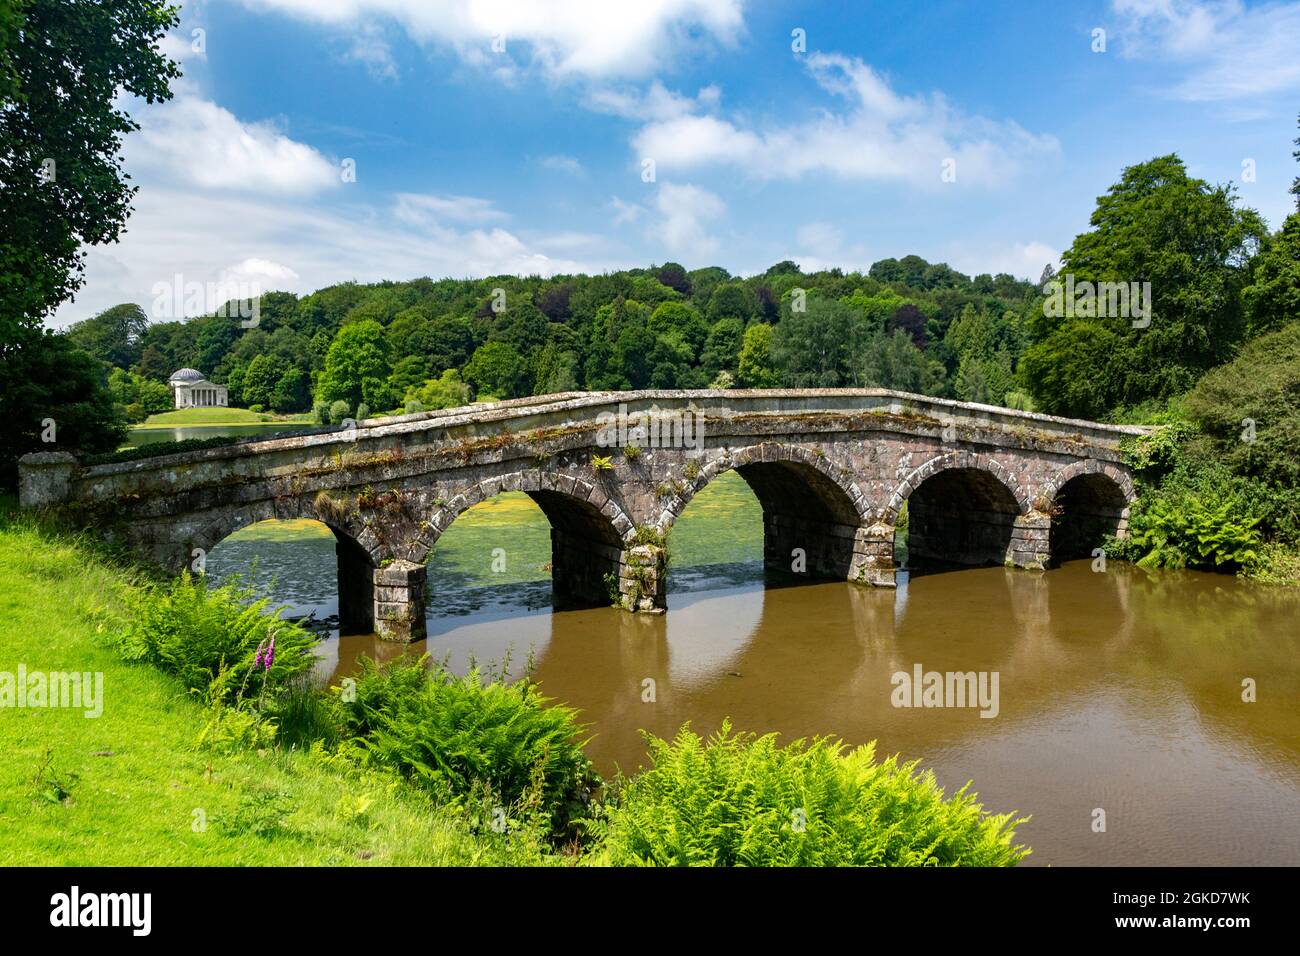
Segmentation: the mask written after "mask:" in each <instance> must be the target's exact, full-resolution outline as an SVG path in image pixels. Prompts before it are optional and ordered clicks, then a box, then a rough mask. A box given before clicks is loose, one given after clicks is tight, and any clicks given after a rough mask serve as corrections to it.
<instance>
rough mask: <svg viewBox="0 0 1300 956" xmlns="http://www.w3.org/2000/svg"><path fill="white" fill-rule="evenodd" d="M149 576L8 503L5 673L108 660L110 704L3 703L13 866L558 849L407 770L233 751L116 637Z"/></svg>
mask: <svg viewBox="0 0 1300 956" xmlns="http://www.w3.org/2000/svg"><path fill="white" fill-rule="evenodd" d="M139 580H140V578H139V572H137V571H134V570H132V569H130V568H129V567H127V566H124V565H120V564H116V563H114V562H112V561H110V560H106V559H105V558H103V557H102V556H100V555H98V554H95V553H94V552H93V550H92V549H90V548H88V547H85V546H83V545H81V544H79V543H77V542H76V541H75V540H70V539H67V538H64V537H59V536H55V535H52V534H50V533H49V532H47V531H43V530H41V529H39V528H37V527H36V526H35V525H33V524H32V523H30V522H27V521H25V520H22V519H18V520H15V519H14V518H13V517H12V515H11V514H9V513H8V509H6V513H5V514H3V515H0V671H9V672H11V673H13V672H16V671H17V669H18V666H19V665H20V664H22V665H25V667H26V669H27V671H28V673H31V672H34V671H78V672H85V671H89V672H92V673H93V672H102V673H103V675H104V692H103V694H104V701H103V713H102V715H101V716H99V717H97V718H88V717H86V716H84V714H83V712H82V711H81V710H72V709H59V708H40V709H37V708H26V709H15V708H4V709H0V752H3V753H4V754H5V759H4V761H3V769H0V859H4V860H5V861H6V862H7V863H9V864H13V865H36V864H40V865H62V864H71V865H96V866H100V865H184V864H195V865H235V864H241V865H264V864H295V865H296V864H327V865H335V866H339V865H358V864H360V865H369V864H373V865H385V864H387V865H423V864H434V865H437V864H444V865H446V864H452V865H455V864H485V865H491V864H519V863H528V864H539V863H546V862H548V860H549V861H552V862H554V861H557V860H558V858H557V857H553V856H550V855H549V854H547V853H546V852H545V851H543V850H542V849H541V848H540V847H538V846H537V845H535V844H530V843H529V842H528V841H526V840H521V839H519V838H518V837H512V838H509V839H507V838H506V837H496V836H491V835H485V836H483V837H478V836H474V835H472V834H471V833H470V832H469V831H470V828H469V825H468V822H467V820H466V819H465V818H464V817H463V816H462V815H461V814H459V813H458V812H456V811H453V810H451V809H448V808H446V807H435V806H434V805H433V804H432V803H431V802H430V801H429V800H428V799H427V798H425V797H424V796H422V794H421V793H420V792H419V791H417V790H414V789H413V788H410V787H407V786H405V785H403V784H402V783H400V782H399V781H398V780H397V779H396V778H395V777H385V776H382V775H378V774H359V773H357V772H355V771H348V770H345V769H341V768H337V767H334V766H331V765H330V764H329V763H328V762H326V761H322V760H321V759H319V758H318V757H313V756H312V755H311V754H310V753H307V752H303V751H301V750H286V749H281V748H276V749H271V750H264V751H246V752H241V753H234V754H218V753H208V752H201V751H199V750H198V749H197V748H196V746H195V744H196V740H197V738H198V736H199V734H200V733H201V731H202V729H203V727H204V721H205V710H204V708H203V706H202V703H201V702H200V701H199V700H197V699H196V698H195V697H194V696H193V695H190V694H187V693H186V691H185V689H184V688H183V687H182V685H181V684H180V683H179V682H178V681H177V680H176V679H175V678H173V677H171V676H168V675H166V674H164V673H162V672H161V671H159V670H157V669H155V668H153V667H149V666H142V665H131V664H127V663H124V662H123V661H122V659H121V658H120V656H119V655H118V653H117V652H116V651H115V650H113V649H112V648H110V647H109V646H108V644H107V640H106V639H107V635H108V634H109V633H110V632H111V631H112V630H113V629H115V628H116V627H117V626H119V625H120V623H121V618H122V615H123V613H124V604H123V601H124V598H125V596H126V594H127V592H128V591H130V589H132V588H134V587H136V585H137V584H138V582H139Z"/></svg>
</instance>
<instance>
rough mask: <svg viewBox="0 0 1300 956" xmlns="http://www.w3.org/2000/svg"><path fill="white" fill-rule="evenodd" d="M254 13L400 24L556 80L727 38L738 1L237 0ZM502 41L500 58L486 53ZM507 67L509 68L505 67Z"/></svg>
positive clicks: (484, 58)
mask: <svg viewBox="0 0 1300 956" xmlns="http://www.w3.org/2000/svg"><path fill="white" fill-rule="evenodd" d="M243 2H244V4H245V5H246V6H248V7H250V8H253V9H255V10H263V11H273V12H280V13H285V14H289V15H291V16H295V17H299V18H302V19H306V20H312V21H316V22H320V23H325V24H329V25H332V26H335V27H339V28H346V29H351V28H354V27H355V26H356V24H358V23H373V22H374V21H375V20H376V19H382V20H387V21H393V22H396V23H397V24H398V25H400V26H401V27H402V28H403V29H404V30H406V32H407V33H408V34H409V35H410V36H411V37H413V38H414V39H415V40H417V41H419V42H424V43H436V44H439V45H443V46H449V47H451V48H452V49H454V50H455V51H456V52H457V53H458V55H460V56H461V57H462V59H464V60H465V61H466V62H469V63H471V64H474V65H476V66H481V67H484V68H487V69H492V68H493V63H494V60H497V59H501V58H503V57H504V58H508V59H509V62H511V63H513V62H515V61H516V60H517V59H518V58H519V57H520V52H521V51H519V50H518V49H517V46H522V47H523V48H524V51H522V52H527V53H528V54H530V56H531V64H532V65H536V66H537V67H538V68H540V69H542V70H543V71H544V72H546V73H548V74H550V75H552V76H557V77H568V76H580V77H607V76H642V75H645V74H648V73H650V72H652V71H653V70H654V69H656V68H657V67H659V66H661V65H662V64H663V63H664V62H665V61H666V60H667V59H669V58H671V57H672V55H673V54H674V53H676V52H679V51H680V50H682V48H684V47H692V46H697V45H698V44H699V41H700V39H701V38H702V37H707V38H708V39H709V40H711V41H712V42H714V43H723V44H726V43H730V42H731V40H732V39H733V38H734V37H735V35H736V34H737V33H738V31H740V29H741V28H742V25H743V18H742V14H741V8H742V5H743V0H636V2H635V3H632V2H628V3H615V2H610V0H243ZM494 38H502V39H504V41H505V48H506V52H505V54H498V53H495V52H494V51H493V49H492V41H493V39H494ZM507 73H508V71H507Z"/></svg>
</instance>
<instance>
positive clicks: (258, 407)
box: [248, 402, 266, 415]
mask: <svg viewBox="0 0 1300 956" xmlns="http://www.w3.org/2000/svg"><path fill="white" fill-rule="evenodd" d="M248 410H249V411H250V412H252V413H253V414H255V415H260V414H262V412H264V411H266V406H265V405H263V404H261V403H260V402H256V403H254V404H252V405H249V406H248Z"/></svg>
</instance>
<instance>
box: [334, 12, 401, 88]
mask: <svg viewBox="0 0 1300 956" xmlns="http://www.w3.org/2000/svg"><path fill="white" fill-rule="evenodd" d="M344 58H345V59H347V60H351V61H353V62H355V63H360V64H361V65H362V66H364V67H365V68H366V72H367V73H369V74H370V75H371V76H373V77H375V78H376V79H381V80H395V79H397V61H396V60H395V59H393V51H392V49H391V48H390V47H389V46H388V41H387V40H385V39H384V35H383V33H382V32H381V31H380V30H379V29H378V28H377V27H375V26H374V25H373V24H369V25H366V26H363V27H361V28H360V29H359V30H358V31H357V32H356V34H355V35H354V36H353V37H352V41H351V43H350V44H349V45H348V49H347V52H346V53H345V54H344Z"/></svg>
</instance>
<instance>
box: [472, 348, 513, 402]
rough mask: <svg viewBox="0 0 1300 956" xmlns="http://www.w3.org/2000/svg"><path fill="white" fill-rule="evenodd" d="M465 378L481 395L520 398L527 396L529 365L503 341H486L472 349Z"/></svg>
mask: <svg viewBox="0 0 1300 956" xmlns="http://www.w3.org/2000/svg"><path fill="white" fill-rule="evenodd" d="M464 377H465V380H466V381H467V382H469V383H470V384H471V385H472V386H474V388H475V390H477V391H478V392H479V393H480V394H483V395H492V396H494V397H496V398H519V397H520V396H523V395H526V394H527V393H528V363H527V362H525V361H524V357H523V356H522V355H520V354H519V351H518V350H517V349H516V348H515V347H514V346H512V345H508V344H506V343H505V342H485V343H484V344H483V345H480V346H479V347H478V348H477V349H475V350H474V354H473V356H472V357H471V358H470V360H469V364H467V365H466V366H465V368H464Z"/></svg>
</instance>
